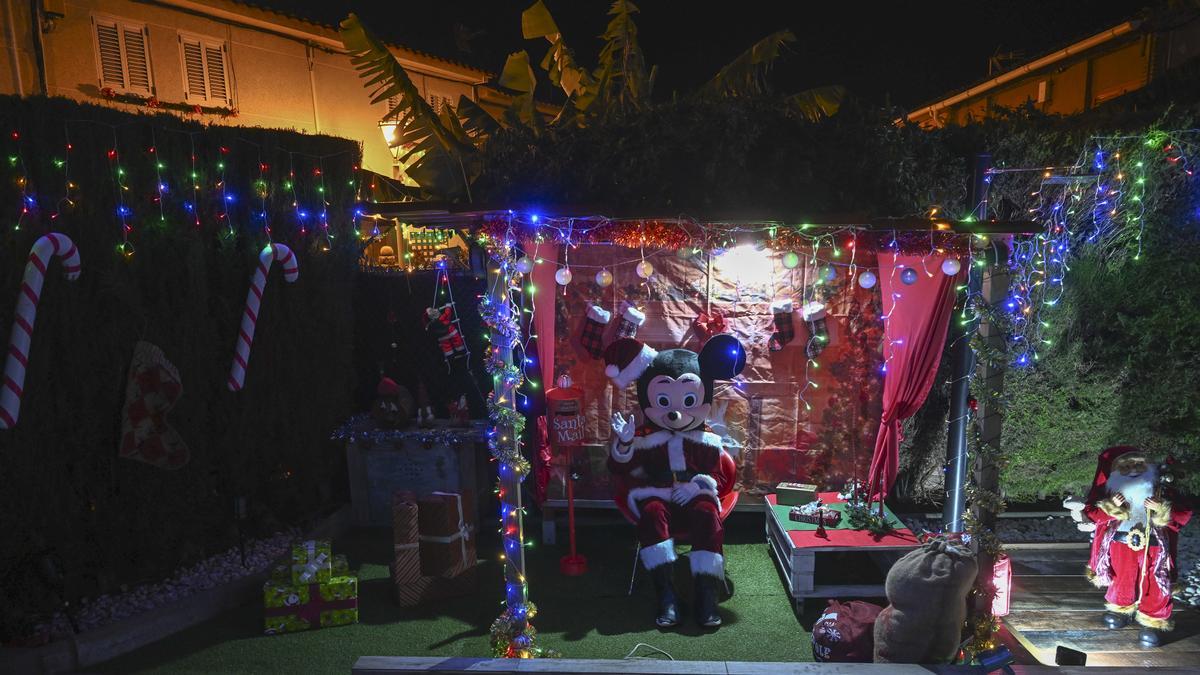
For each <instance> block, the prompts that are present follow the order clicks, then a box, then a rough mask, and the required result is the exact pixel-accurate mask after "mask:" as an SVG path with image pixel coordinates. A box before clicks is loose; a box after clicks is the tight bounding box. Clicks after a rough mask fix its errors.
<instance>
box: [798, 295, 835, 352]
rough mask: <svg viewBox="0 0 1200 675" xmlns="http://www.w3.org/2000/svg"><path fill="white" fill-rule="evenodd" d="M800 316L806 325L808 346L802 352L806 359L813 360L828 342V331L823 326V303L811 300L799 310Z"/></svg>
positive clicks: (824, 325)
mask: <svg viewBox="0 0 1200 675" xmlns="http://www.w3.org/2000/svg"><path fill="white" fill-rule="evenodd" d="M800 316H802V317H803V318H804V323H806V324H808V346H806V347H805V348H804V352H805V353H806V354H808V358H810V359H815V358H817V356H819V355H820V354H821V352H822V351H823V350H824V349H825V344H826V343H827V342H829V330H828V326H826V324H825V303H823V302H818V301H816V300H813V301H812V302H808V303H805V305H804V306H803V307H801V308H800Z"/></svg>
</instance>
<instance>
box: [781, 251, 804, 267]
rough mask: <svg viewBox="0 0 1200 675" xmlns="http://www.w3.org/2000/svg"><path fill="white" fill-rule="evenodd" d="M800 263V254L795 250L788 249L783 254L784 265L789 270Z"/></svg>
mask: <svg viewBox="0 0 1200 675" xmlns="http://www.w3.org/2000/svg"><path fill="white" fill-rule="evenodd" d="M799 265H800V254H799V253H796V252H795V251H788V252H787V253H784V254H783V266H784V267H786V268H788V269H789V270H794V269H796V267H797V266H799Z"/></svg>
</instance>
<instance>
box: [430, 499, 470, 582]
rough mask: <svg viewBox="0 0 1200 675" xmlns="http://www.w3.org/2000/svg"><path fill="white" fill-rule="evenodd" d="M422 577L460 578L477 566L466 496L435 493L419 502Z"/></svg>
mask: <svg viewBox="0 0 1200 675" xmlns="http://www.w3.org/2000/svg"><path fill="white" fill-rule="evenodd" d="M417 507H418V508H417V527H418V530H419V532H420V534H419V536H418V539H419V541H420V547H419V549H418V550H419V551H420V556H421V576H426V577H457V576H459V575H460V574H462V573H463V572H465V571H466V570H467V569H468V568H470V567H473V566H474V565H475V540H474V538H473V537H472V536H471V531H470V528H468V527H467V523H466V519H465V515H466V514H465V512H464V510H463V500H462V496H461V495H459V494H457V493H454V492H434V493H432V494H430V495H428V496H426V497H421V498H420V499H419V500H417Z"/></svg>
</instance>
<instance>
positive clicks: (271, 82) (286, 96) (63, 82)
mask: <svg viewBox="0 0 1200 675" xmlns="http://www.w3.org/2000/svg"><path fill="white" fill-rule="evenodd" d="M5 2H6V3H7V5H6V7H7V9H8V10H9V11H12V12H13V15H14V21H13V22H11V24H10V22H8V21H7V15H6V21H5V23H6V30H5V31H4V34H3V40H4V46H5V49H4V50H3V54H2V55H0V64H2V68H0V71H2V74H0V93H21V94H25V95H29V94H33V93H40V83H39V77H38V73H37V68H36V65H35V57H34V50H33V43H32V39H33V38H32V31H31V28H30V26H31V19H30V10H29V3H21V2H16V1H15V0H5ZM60 6H62V7H65V16H63V17H62V18H60V19H57V20H56V21H55V22H54V28H53V30H51V31H50V32H45V33H42V40H43V43H44V52H45V68H46V83H47V92H46V93H47V94H48V95H50V96H65V97H68V98H73V99H76V100H79V101H85V102H93V103H95V102H100V101H102V100H104V99H103V97H102V96H101V95H100V85H99V75H98V66H97V56H96V47H95V39H94V37H93V27H92V17H93V15H96V14H100V15H108V16H111V17H115V18H119V19H125V20H128V21H131V22H136V23H143V24H145V25H146V26H147V28H148V31H149V38H148V45H149V53H150V66H151V71H152V78H153V84H154V88H153V93H154V95H155V96H156V97H157V98H158V99H159V100H160V101H162V102H163V103H189V104H190V103H192V102H190V101H187V100H186V96H185V82H184V72H183V60H182V56H181V47H180V42H179V35H180V33H181V32H184V33H189V34H194V35H199V36H203V37H207V38H211V39H214V40H219V41H222V42H224V43H225V44H226V45H227V46H228V51H229V55H228V62H229V71H230V78H229V80H230V88H231V92H232V95H233V106H234V107H235V108H237V110H238V115H237V117H230V118H228V119H227V118H224V117H222V116H216V115H204V116H202V119H203V121H205V122H213V123H219V124H237V125H240V126H262V127H269V128H283V129H294V130H297V131H302V132H305V133H321V134H327V135H332V136H340V137H343V138H348V139H351V140H354V141H356V142H358V143H360V144H361V145H362V147H363V165H364V167H365V168H367V169H369V170H371V171H375V172H376V173H381V174H384V175H388V176H390V175H392V157H391V154H390V152H389V150H388V148H387V145H386V143H385V141H384V138H383V134H382V133H381V132H380V130H379V120H380V118H382V117H383V116H384V115H385V114H386V113H387V104H386V103H378V104H375V105H371V104H370V102H369V101H370V99H369V97H368V92H367V90H365V89H364V88H363V86H362V81H361V80H360V79H359V78H358V74H357V73H356V72H355V70H354V68H353V67H352V66H351V64H350V60H349V58H348V57H347V56H345V55H344V54H341V53H334V52H333V51H332V50H331V49H330V48H329V47H328V46H324V45H320V46H315V47H313V46H308V45H306V44H305V43H304V42H303V41H302V40H301V39H298V38H293V37H288V36H284V35H277V34H273V33H271V32H269V31H267V30H263V29H258V28H252V27H247V26H241V25H236V24H235V23H233V22H229V21H225V20H221V19H214V18H210V17H207V16H203V15H201V14H197V13H190V12H186V11H182V10H180V9H176V8H174V7H169V6H166V5H160V4H155V3H148V2H133V1H130V0H66V2H65V3H63V4H62V5H60ZM206 6H211V7H213V8H215V9H218V10H222V11H232V12H236V13H238V14H239V15H242V16H244V17H246V19H247V21H268V22H271V23H273V24H278V25H279V26H281V27H284V28H289V29H294V30H303V31H305V32H308V33H312V34H314V35H317V36H320V37H323V38H326V39H330V40H337V39H338V36H337V31H336V30H334V29H332V28H330V27H325V26H320V25H317V24H312V23H308V22H304V21H300V20H297V19H290V18H288V17H284V16H281V15H278V14H274V13H271V12H267V11H265V10H259V9H255V8H252V7H247V6H246V5H243V4H235V3H230V2H223V1H219V0H218V1H215V2H208V3H206ZM9 25H12V26H13V28H12V30H9ZM14 43H15V44H16V46H17V49H16V61H15V64H14V59H13V50H12V48H11V47H10V45H12V44H14ZM403 55H404V56H407V57H408V58H413V55H412V54H411V53H408V52H404V53H403ZM428 60H429V68H430V70H429V72H425V71H422V70H421V69H420V66H419V65H418V66H417V67H412V65H411V62H410V63H405V66H406V68H408V69H409V71H410V76H411V77H412V78H413V80H414V82H415V83H416V85H417V87H418V89H420V91H421V93H422V95H424V96H425V97H426V98H429V97H430V96H438V97H444V98H446V99H448V100H450V101H457V100H458V98H459V96H461V95H465V96H468V97H469V98H472V99H474V98H475V92H474V84H473V83H475V82H481V81H483V80H484V79H485V78H486V74H484V73H482V72H479V71H473V70H472V69H469V68H466V67H463V66H458V65H455V64H450V63H448V62H447V63H442V62H440V61H437V60H436V59H432V58H430V59H428ZM15 68H19V69H20V80H21V84H22V86H21V87H20V88H18V87H17V79H18V78H17V75H16V71H15V70H14V69H15ZM310 71H311V76H310ZM435 71H436V73H437V74H435ZM113 105H115V106H118V107H121V108H125V109H130V110H136V109H137V108H139V107H140V106H132V105H123V104H119V103H113Z"/></svg>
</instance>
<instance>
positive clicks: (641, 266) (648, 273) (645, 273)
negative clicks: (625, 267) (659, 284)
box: [637, 260, 654, 279]
mask: <svg viewBox="0 0 1200 675" xmlns="http://www.w3.org/2000/svg"><path fill="white" fill-rule="evenodd" d="M637 275H638V276H639V277H641V278H643V279H649V278H650V277H652V276H654V265H651V264H650V261H649V260H643V261H642V262H640V263H638V264H637Z"/></svg>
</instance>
